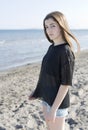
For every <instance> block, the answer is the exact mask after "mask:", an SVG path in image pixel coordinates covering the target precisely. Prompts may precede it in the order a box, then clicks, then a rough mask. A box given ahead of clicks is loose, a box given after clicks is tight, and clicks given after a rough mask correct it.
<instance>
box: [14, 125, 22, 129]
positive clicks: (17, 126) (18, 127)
mask: <svg viewBox="0 0 88 130" xmlns="http://www.w3.org/2000/svg"><path fill="white" fill-rule="evenodd" d="M15 128H16V129H21V128H23V126H22V125H16V126H15Z"/></svg>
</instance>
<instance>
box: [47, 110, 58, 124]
mask: <svg viewBox="0 0 88 130" xmlns="http://www.w3.org/2000/svg"><path fill="white" fill-rule="evenodd" d="M45 118H46V120H47V121H52V122H55V118H56V112H55V111H52V109H51V110H50V111H49V112H46V116H45Z"/></svg>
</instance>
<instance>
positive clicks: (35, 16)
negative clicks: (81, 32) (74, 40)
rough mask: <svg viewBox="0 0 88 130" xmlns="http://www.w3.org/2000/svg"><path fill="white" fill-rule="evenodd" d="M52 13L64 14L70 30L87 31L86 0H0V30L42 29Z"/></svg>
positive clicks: (87, 14) (87, 8) (87, 12)
mask: <svg viewBox="0 0 88 130" xmlns="http://www.w3.org/2000/svg"><path fill="white" fill-rule="evenodd" d="M52 11H60V12H62V13H64V15H65V16H66V18H67V21H68V24H69V26H70V28H71V29H88V0H0V29H42V28H43V25H42V22H43V19H44V17H45V16H46V15H47V14H48V13H50V12H52Z"/></svg>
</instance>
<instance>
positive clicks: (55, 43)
mask: <svg viewBox="0 0 88 130" xmlns="http://www.w3.org/2000/svg"><path fill="white" fill-rule="evenodd" d="M64 43H66V41H65V40H60V41H57V42H54V46H57V45H61V44H64Z"/></svg>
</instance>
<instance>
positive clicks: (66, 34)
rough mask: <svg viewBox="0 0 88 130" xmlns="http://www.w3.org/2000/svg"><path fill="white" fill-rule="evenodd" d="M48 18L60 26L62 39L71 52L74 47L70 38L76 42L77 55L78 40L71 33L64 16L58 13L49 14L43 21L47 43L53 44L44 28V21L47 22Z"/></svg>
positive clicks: (78, 49)
mask: <svg viewBox="0 0 88 130" xmlns="http://www.w3.org/2000/svg"><path fill="white" fill-rule="evenodd" d="M49 18H52V19H53V20H55V21H56V22H57V23H58V24H59V26H60V28H61V30H62V37H63V38H64V40H65V41H66V42H67V43H68V44H69V45H70V47H71V49H72V50H73V47H74V46H73V44H72V42H71V38H72V39H73V40H74V41H75V42H76V44H77V52H78V53H79V51H80V44H79V42H78V40H77V39H76V37H75V36H74V35H73V34H72V33H71V31H70V29H69V26H68V23H67V20H66V18H65V16H64V14H63V13H61V12H59V11H54V12H51V13H49V14H48V15H47V16H46V17H45V18H44V20H43V26H44V32H45V35H46V37H47V39H48V41H49V42H51V43H53V41H52V40H50V38H49V36H48V35H47V33H46V28H45V20H47V19H49Z"/></svg>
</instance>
